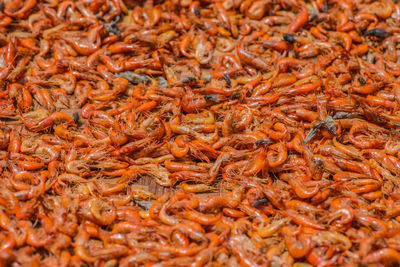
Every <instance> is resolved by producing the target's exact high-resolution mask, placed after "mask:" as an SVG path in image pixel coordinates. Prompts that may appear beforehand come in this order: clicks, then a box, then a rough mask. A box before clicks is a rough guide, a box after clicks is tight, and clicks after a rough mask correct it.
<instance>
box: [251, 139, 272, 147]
mask: <svg viewBox="0 0 400 267" xmlns="http://www.w3.org/2000/svg"><path fill="white" fill-rule="evenodd" d="M270 143H271V140H269V138H268V139H260V140H257V141H256V142H255V145H256V146H262V145H268V144H270Z"/></svg>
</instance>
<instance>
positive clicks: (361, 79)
mask: <svg viewBox="0 0 400 267" xmlns="http://www.w3.org/2000/svg"><path fill="white" fill-rule="evenodd" d="M358 81H359V82H360V83H361V84H362V85H364V84H366V83H367V81H366V80H365V79H364V78H363V77H358Z"/></svg>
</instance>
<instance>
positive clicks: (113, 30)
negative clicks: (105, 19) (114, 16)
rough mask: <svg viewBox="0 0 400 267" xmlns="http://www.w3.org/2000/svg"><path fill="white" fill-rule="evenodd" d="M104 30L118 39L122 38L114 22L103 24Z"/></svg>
mask: <svg viewBox="0 0 400 267" xmlns="http://www.w3.org/2000/svg"><path fill="white" fill-rule="evenodd" d="M105 28H106V31H107V32H108V33H112V34H115V35H117V36H118V37H122V36H121V32H120V31H119V28H118V25H117V24H116V23H115V22H111V23H107V24H105Z"/></svg>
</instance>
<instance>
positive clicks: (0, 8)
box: [0, 1, 5, 12]
mask: <svg viewBox="0 0 400 267" xmlns="http://www.w3.org/2000/svg"><path fill="white" fill-rule="evenodd" d="M4 6H5V4H4V2H3V1H2V2H1V3H0V12H3V11H4Z"/></svg>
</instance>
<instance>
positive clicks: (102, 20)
mask: <svg viewBox="0 0 400 267" xmlns="http://www.w3.org/2000/svg"><path fill="white" fill-rule="evenodd" d="M96 18H97V19H98V20H100V21H101V22H106V21H105V20H104V19H103V18H102V17H100V16H97V17H96Z"/></svg>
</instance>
